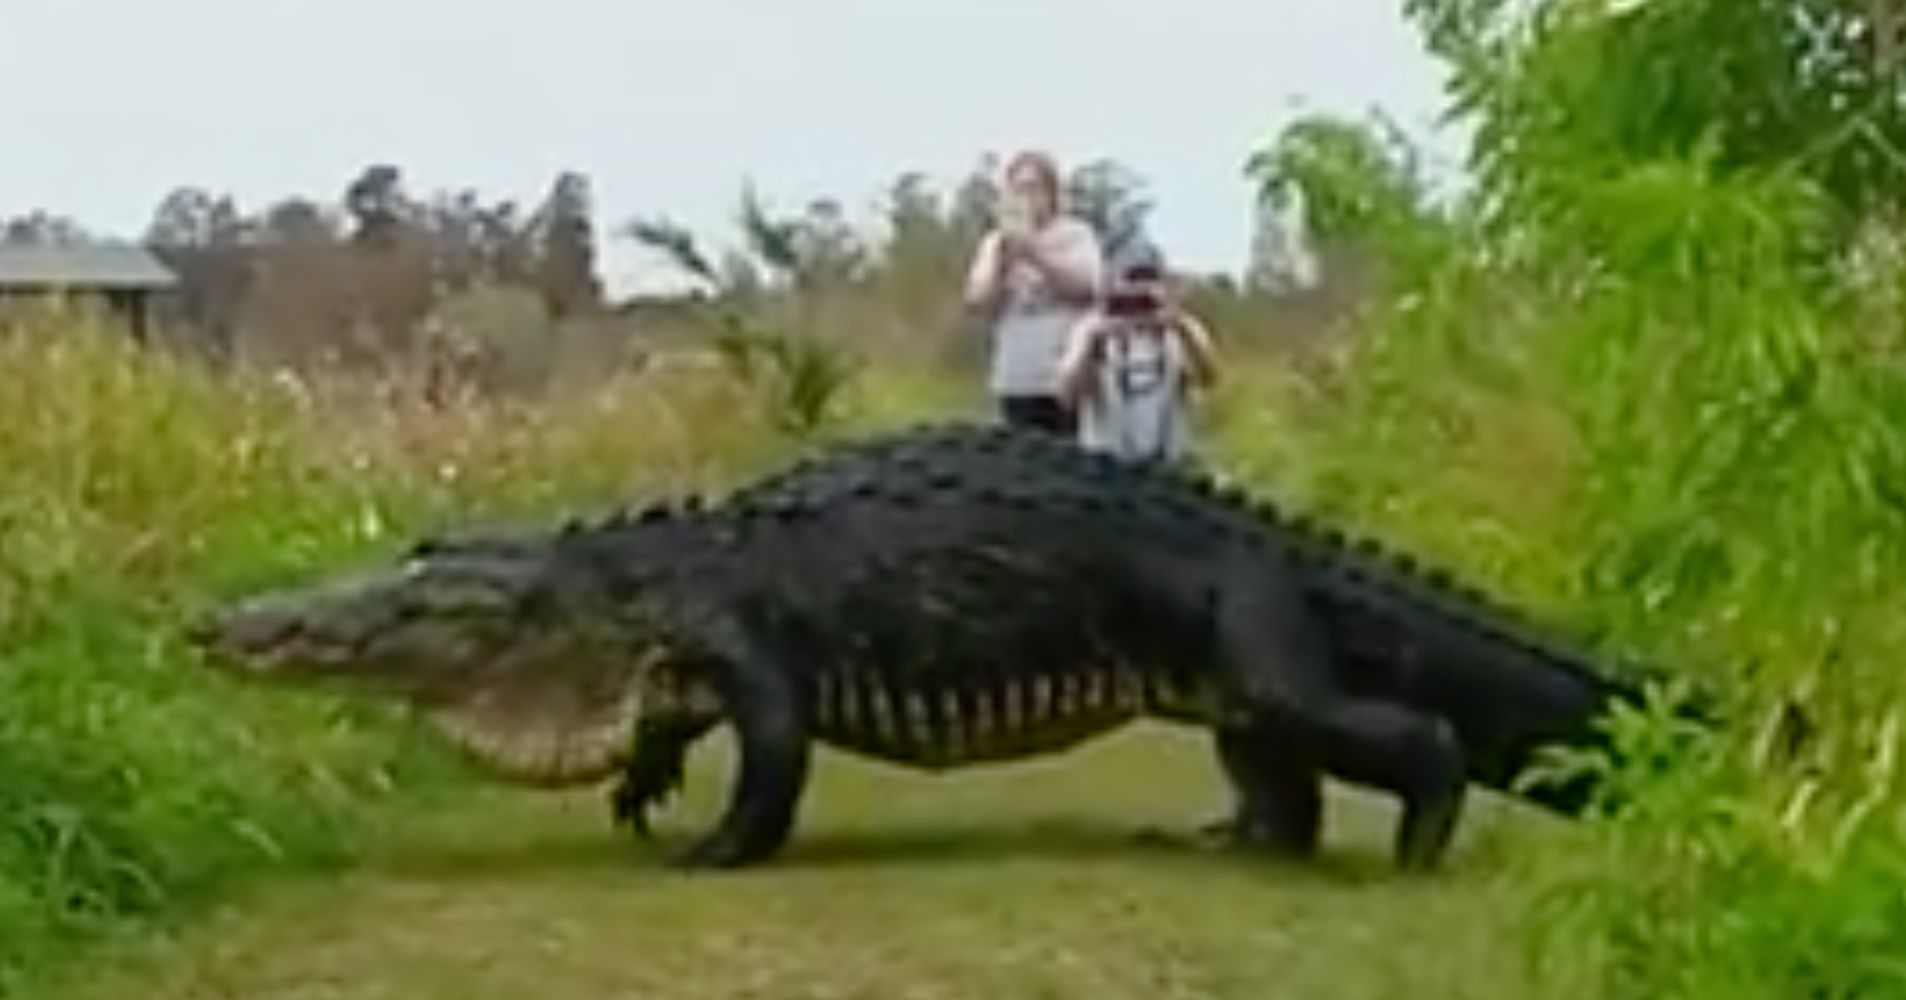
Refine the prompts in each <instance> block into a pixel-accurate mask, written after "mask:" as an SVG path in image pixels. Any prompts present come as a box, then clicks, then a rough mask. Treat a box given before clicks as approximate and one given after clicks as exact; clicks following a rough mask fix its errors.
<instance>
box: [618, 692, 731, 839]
mask: <svg viewBox="0 0 1906 1000" xmlns="http://www.w3.org/2000/svg"><path fill="white" fill-rule="evenodd" d="M716 721H717V720H715V719H713V718H708V717H703V716H696V715H664V716H651V717H648V718H644V719H643V720H642V721H641V722H640V723H638V724H637V725H636V730H635V745H634V747H633V749H632V750H631V752H630V754H629V762H628V764H626V765H624V767H623V769H622V776H621V778H620V779H619V780H618V781H617V782H616V785H615V787H614V788H613V789H611V790H610V793H609V804H610V811H611V813H612V816H613V819H612V822H614V823H615V825H617V826H621V825H625V824H626V825H627V826H628V827H629V828H630V829H631V830H632V831H634V832H635V834H636V835H637V836H639V837H643V838H647V837H648V836H649V818H648V814H649V810H650V809H653V808H655V807H657V806H660V805H661V804H662V803H663V802H665V801H667V799H668V797H669V796H670V795H673V794H674V793H675V792H676V791H677V790H678V789H680V788H681V786H682V770H683V766H684V765H685V764H686V763H687V760H688V751H689V748H690V747H692V746H694V744H695V741H696V740H699V739H701V737H702V736H703V735H705V734H706V733H707V732H708V731H709V730H710V729H712V728H714V726H715V722H716Z"/></svg>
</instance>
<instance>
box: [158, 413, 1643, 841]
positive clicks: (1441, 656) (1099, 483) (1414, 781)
mask: <svg viewBox="0 0 1906 1000" xmlns="http://www.w3.org/2000/svg"><path fill="white" fill-rule="evenodd" d="M193 634H194V637H195V639H196V640H197V641H198V642H199V643H201V644H202V645H203V646H204V647H205V648H206V650H207V652H208V653H209V654H210V656H209V658H210V659H211V660H212V662H214V663H215V664H219V665H222V666H223V667H224V668H225V669H227V670H232V671H237V672H240V673H242V674H244V675H246V676H253V677H272V678H281V679H287V680H313V679H315V680H336V681H343V682H352V683H355V684H357V685H358V686H360V687H365V688H370V689H375V690H379V691H382V692H384V693H387V694H390V695H394V696H396V697H400V698H402V699H405V700H407V701H409V702H411V703H412V704H414V705H417V706H419V707H420V708H421V709H423V710H424V711H425V712H426V713H427V714H428V715H429V716H431V717H432V718H433V719H434V720H435V721H436V722H437V723H438V724H439V725H440V726H441V727H442V728H443V729H444V731H445V732H447V733H448V734H449V735H450V736H451V737H452V738H453V739H454V740H455V741H456V742H457V743H459V744H460V745H461V746H462V747H463V748H464V749H465V750H467V751H468V752H469V753H470V754H471V755H472V756H473V757H474V758H475V759H476V760H477V761H478V762H480V763H482V764H483V765H485V766H487V767H488V768H489V769H491V770H492V771H493V772H494V773H496V774H498V775H500V776H502V777H505V778H507V779H510V780H514V781H518V782H525V783H531V784H539V785H551V786H553V785H572V784H577V783H584V782H596V781H600V780H604V779H607V778H609V777H611V776H612V775H616V774H617V773H618V772H620V774H621V782H620V784H619V787H618V788H617V789H616V791H615V792H614V795H613V798H614V800H615V802H616V806H615V808H616V812H617V814H618V816H619V817H620V818H622V819H624V820H627V821H629V822H633V823H635V824H637V825H638V826H639V825H640V824H641V822H642V815H643V811H644V810H645V809H646V808H647V807H648V806H650V805H651V804H653V803H654V801H656V800H657V799H659V798H660V797H661V796H662V795H663V794H664V793H665V792H666V791H667V790H668V789H669V788H670V787H671V786H672V785H673V784H674V782H675V781H676V780H677V779H678V776H679V771H680V765H681V758H682V755H683V754H684V753H685V752H686V750H687V747H688V746H689V744H690V743H692V742H693V741H694V740H695V739H696V738H698V737H699V736H700V735H701V734H702V733H703V732H705V731H707V730H708V729H709V728H710V727H712V726H713V725H714V724H716V723H717V722H719V721H727V722H728V723H730V724H731V725H732V726H733V728H734V730H735V733H736V736H737V743H738V748H739V759H738V762H737V766H736V775H735V783H734V787H733V789H732V790H731V792H730V796H729V800H728V804H727V807H726V810H725V812H724V813H723V815H722V816H721V818H720V819H719V821H718V822H717V823H716V825H715V826H714V828H713V829H712V830H710V831H709V832H707V833H706V834H704V835H703V836H702V837H700V838H699V839H697V840H696V841H695V842H694V843H693V844H692V845H691V846H690V848H689V849H688V850H687V851H686V852H684V853H683V854H682V855H681V856H679V857H678V858H677V861H678V863H681V864H685V865H694V866H736V865H743V864H747V863H750V862H754V861H757V860H760V859H763V858H765V857H767V856H769V855H772V854H774V853H775V852H776V851H778V850H779V848H780V847H781V845H782V844H783V843H784V842H785V840H786V839H787V837H788V835H789V833H790V831H791V829H792V827H793V825H794V821H795V815H796V813H797V807H798V802H799V800H800V797H801V791H802V788H803V786H804V783H805V780H806V776H807V772H808V766H809V756H810V741H811V740H814V739H818V740H820V741H823V742H825V743H827V744H830V745H832V746H835V747H839V748H843V749H845V750H848V751H851V752H854V753H858V754H864V755H868V756H872V757H875V758H879V759H883V760H887V761H892V762H899V763H904V764H908V765H913V766H917V767H921V768H930V769H942V768H950V767H956V766H960V765H969V764H974V763H977V762H982V761H999V760H1007V759H1012V758H1020V757H1026V756H1029V755H1036V754H1046V753H1053V752H1057V751H1059V750H1061V749H1064V748H1067V747H1070V746H1073V745H1075V744H1077V743H1079V742H1081V741H1083V740H1085V739H1087V738H1090V737H1092V736H1094V735H1097V734H1101V733H1104V732H1106V731H1108V730H1110V729H1113V728H1114V727H1118V726H1121V725H1123V724H1125V723H1127V722H1129V721H1131V720H1134V719H1136V718H1138V717H1141V716H1150V717H1157V718H1163V719H1169V720H1174V721H1177V722H1182V723H1189V724H1194V725H1199V726H1204V727H1208V728H1209V729H1210V730H1211V731H1212V732H1213V734H1214V743H1215V745H1216V749H1217V756H1218V758H1219V761H1220V763H1221V765H1222V768H1223V770H1224V772H1225V774H1226V776H1227V778H1228V779H1229V781H1230V783H1231V784H1232V786H1233V787H1234V790H1235V792H1236V796H1237V803H1236V807H1235V812H1234V813H1233V815H1232V817H1231V818H1230V820H1229V821H1228V823H1227V827H1228V829H1229V831H1230V833H1231V835H1232V836H1234V837H1236V838H1238V839H1240V840H1242V841H1244V842H1247V843H1253V844H1260V845H1266V846H1270V847H1273V848H1276V849H1280V850H1283V851H1289V852H1297V853H1303V852H1307V851H1309V850H1311V849H1313V848H1314V846H1315V843H1316V840H1317V836H1318V828H1319V824H1320V794H1321V780H1322V777H1323V776H1324V775H1331V776H1334V777H1336V778H1339V779H1342V780H1347V781H1350V782H1354V783H1358V784H1362V785H1366V786H1371V787H1375V788H1378V789H1381V790H1385V791H1387V792H1389V793H1392V794H1394V795H1395V796H1396V797H1397V798H1398V799H1400V800H1401V803H1402V810H1401V818H1400V821H1399V823H1398V827H1397V832H1396V836H1395V843H1394V855H1395V858H1396V862H1397V864H1398V865H1399V866H1400V867H1403V868H1406V869H1420V868H1425V867H1430V866H1433V865H1435V864H1436V863H1437V862H1438V861H1439V859H1440V858H1441V856H1442V855H1443V853H1444V851H1445V848H1446V844H1447V842H1448V840H1449V839H1450V837H1451V835H1452V831H1453V828H1454V826H1455V823H1456V820H1457V817H1458V814H1459V813H1460V811H1461V807H1462V804H1463V801H1464V795H1465V791H1466V786H1467V785H1468V784H1469V783H1470V782H1471V781H1474V782H1477V783H1480V784H1482V785H1485V786H1489V787H1495V788H1507V787H1508V786H1509V782H1510V781H1511V780H1512V779H1513V778H1514V777H1515V775H1516V774H1517V773H1518V772H1520V771H1521V770H1523V768H1524V766H1525V765H1526V764H1527V763H1529V762H1530V760H1531V759H1532V757H1533V755H1534V753H1535V751H1536V748H1537V747H1538V746H1539V745H1541V744H1544V743H1550V742H1569V743H1577V744H1581V743H1593V742H1596V741H1598V739H1599V737H1598V730H1597V729H1596V728H1595V727H1594V726H1593V725H1592V720H1593V719H1594V718H1595V717H1596V716H1597V715H1599V714H1600V713H1601V711H1602V710H1603V709H1605V708H1607V707H1609V705H1610V704H1611V703H1612V702H1613V701H1617V700H1623V699H1633V698H1635V697H1637V692H1636V690H1635V688H1634V687H1632V686H1631V685H1629V684H1627V683H1624V682H1621V681H1618V680H1616V679H1614V678H1613V677H1610V676H1602V675H1601V674H1598V673H1597V672H1596V671H1595V670H1593V669H1591V668H1590V667H1589V665H1588V664H1587V663H1586V662H1585V661H1583V660H1582V659H1581V658H1579V657H1577V656H1574V655H1570V654H1567V653H1565V652H1562V651H1560V650H1558V649H1555V648H1552V647H1551V646H1549V645H1548V644H1546V643H1543V642H1539V641H1536V640H1535V639H1534V638H1533V637H1532V636H1531V635H1529V634H1527V631H1526V630H1523V629H1520V628H1518V627H1516V626H1513V625H1511V624H1509V622H1508V619H1507V617H1506V616H1504V615H1503V614H1502V613H1500V612H1499V611H1497V610H1495V609H1494V608H1492V607H1491V606H1490V605H1488V604H1486V603H1483V602H1482V601H1481V599H1480V598H1479V597H1478V595H1476V594H1474V593H1473V592H1471V591H1468V590H1465V589H1463V588H1459V587H1457V586H1455V585H1453V584H1451V583H1449V582H1448V581H1447V579H1446V578H1440V577H1439V574H1436V573H1431V572H1426V571H1421V570H1418V569H1416V568H1415V567H1413V566H1411V565H1410V564H1409V562H1408V561H1407V560H1403V559H1399V558H1394V557H1387V556H1385V555H1383V554H1382V553H1380V552H1378V551H1377V550H1376V549H1375V547H1374V546H1372V545H1369V544H1367V543H1352V542H1349V541H1347V540H1346V539H1345V538H1344V537H1343V536H1342V535H1341V534H1340V533H1337V532H1335V531H1332V530H1328V529H1322V528H1318V527H1316V526H1314V525H1312V524H1310V523H1308V522H1304V521H1300V520H1296V519H1292V518H1288V517H1285V516H1283V515H1282V514H1281V513H1280V512H1279V511H1278V510H1277V509H1275V508H1274V507H1272V506H1271V505H1270V504H1268V503H1266V502H1263V501H1259V500H1254V499H1251V498H1249V497H1246V496H1245V495H1243V494H1242V493H1241V492H1239V491H1237V490H1235V489H1233V488H1229V487H1224V486H1221V485H1218V484H1216V483H1215V482H1214V481H1213V480H1212V479H1211V478H1209V477H1207V476H1205V475H1203V474H1199V473H1193V472H1189V471H1184V470H1180V469H1175V468H1163V467H1145V466H1135V465H1130V464H1126V463H1122V462H1119V461H1116V460H1113V459H1109V458H1106V457H1102V456H1098V455H1094V454H1090V453H1088V452H1085V451H1083V450H1081V449H1079V448H1077V447H1076V446H1074V445H1073V444H1071V443H1070V442H1068V441H1065V440H1063V439H1059V438H1056V437H1052V436H1049V435H1046V434H1043V433H1039V432H1020V431H1012V430H1008V429H1004V428H997V427H990V426H980V425H965V424H957V423H956V424H936V425H929V426H922V427H916V428H913V429H910V430H906V431H901V432H894V433H887V434H882V435H876V436H871V437H868V438H865V439H862V440H859V441H854V442H849V443H842V444H837V445H835V446H833V447H831V448H829V449H826V450H823V451H821V452H819V453H818V454H814V455H810V456H808V457H806V458H804V459H802V460H800V461H797V462H794V463H792V464H791V465H790V466H789V467H787V468H784V469H782V470H780V471H779V472H777V473H774V474H771V475H769V476H766V477H764V478H761V479H759V480H757V481H756V482H754V483H753V484H751V485H748V486H745V487H743V488H741V489H739V490H737V491H735V492H733V493H732V494H731V495H729V496H728V497H726V498H725V499H722V500H720V501H718V502H713V503H704V502H702V501H700V500H698V499H695V498H689V499H687V500H685V501H681V502H676V503H664V502H658V503H652V504H649V505H647V506H641V507H632V508H629V509H624V510H618V511H616V512H613V513H611V514H609V515H607V516H605V517H602V518H599V519H595V520H586V521H585V520H572V521H569V522H567V523H565V524H563V525H561V526H560V527H556V528H552V529H547V530H541V529H539V530H526V531H507V532H506V531H496V532H492V533H487V534H476V535H472V536H469V537H464V538H460V539H444V538H436V539H426V540H425V541H422V542H420V543H418V544H416V545H415V546H413V547H412V548H411V549H410V550H409V551H407V552H405V553H404V554H403V555H402V557H401V559H400V560H398V561H397V563H396V565H394V566H392V567H388V568H375V569H371V570H368V571H365V572H363V573H360V574H354V575H352V576H350V577H348V578H345V579H341V580H336V581H328V582H325V583H322V584H319V585H317V586H314V587H311V588H308V589H298V590H291V591H287V592H275V593H269V594H264V595H259V596H254V597H252V598H250V599H247V600H244V601H241V602H239V603H237V604H235V605H233V606H231V607H229V608H227V609H225V610H223V611H222V612H220V613H217V614H215V615H212V616H208V617H207V618H205V619H203V620H202V621H201V622H200V623H199V624H198V625H197V626H195V627H194V629H193ZM1585 791H1586V789H1585V787H1584V786H1583V785H1581V784H1580V783H1577V784H1576V785H1574V786H1568V787H1560V788H1541V789H1537V790H1533V791H1524V794H1526V795H1528V796H1529V797H1531V798H1533V799H1535V800H1536V801H1538V802H1541V803H1543V804H1546V805H1549V806H1551V807H1554V808H1557V809H1562V810H1570V809H1574V808H1575V807H1577V806H1579V805H1580V804H1581V801H1582V796H1583V795H1584V794H1585Z"/></svg>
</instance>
